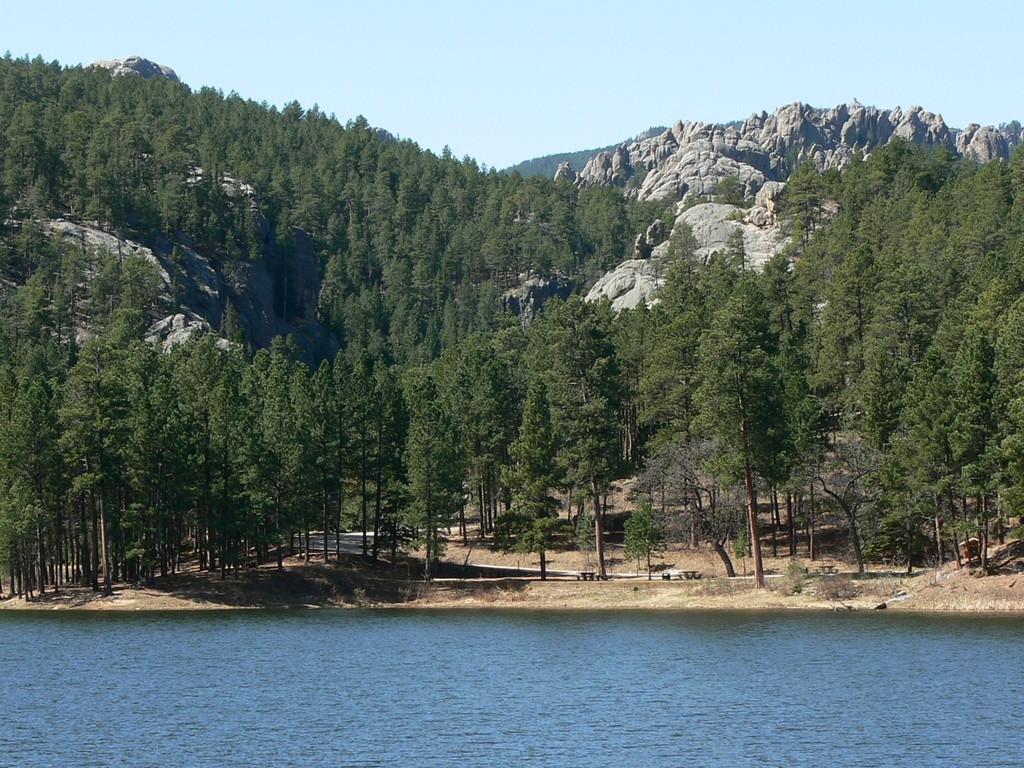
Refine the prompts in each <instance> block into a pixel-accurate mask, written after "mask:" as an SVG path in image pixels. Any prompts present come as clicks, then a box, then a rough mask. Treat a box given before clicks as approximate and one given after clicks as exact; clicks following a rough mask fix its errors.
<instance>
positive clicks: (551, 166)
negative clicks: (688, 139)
mask: <svg viewBox="0 0 1024 768" xmlns="http://www.w3.org/2000/svg"><path fill="white" fill-rule="evenodd" d="M664 130H665V128H664V126H652V127H651V128H648V129H647V130H646V131H644V132H643V133H642V134H640V135H639V136H638V137H636V138H637V139H640V138H644V137H647V136H655V135H657V134H659V133H662V132H663V131H664ZM634 140H636V139H634ZM617 146H618V145H617V144H610V145H609V146H607V147H598V148H596V149H581V150H577V151H575V152H560V153H559V154H556V155H546V156H544V157H535V158H533V159H532V160H524V161H523V162H521V163H517V164H516V165H513V166H512V167H510V168H506V169H505V172H506V173H516V172H518V173H519V174H521V175H522V176H523V177H527V176H544V177H546V178H549V179H550V178H553V177H554V175H555V171H557V170H558V166H559V165H561V164H562V163H569V165H570V166H572V168H573V169H574V170H576V171H581V170H583V166H585V165H586V164H587V161H588V160H589V159H590V158H592V157H593V156H594V155H596V154H597V153H599V152H607V151H609V150H612V149H615V147H617Z"/></svg>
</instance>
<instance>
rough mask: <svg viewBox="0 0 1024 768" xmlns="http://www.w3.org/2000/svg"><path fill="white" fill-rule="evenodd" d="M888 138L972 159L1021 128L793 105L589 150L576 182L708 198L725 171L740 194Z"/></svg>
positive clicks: (833, 164) (837, 163)
mask: <svg viewBox="0 0 1024 768" xmlns="http://www.w3.org/2000/svg"><path fill="white" fill-rule="evenodd" d="M894 137H901V138H904V139H906V140H907V141H911V142H914V143H922V144H932V145H942V146H946V147H949V149H950V150H952V151H955V152H957V153H959V154H960V155H963V156H966V157H971V158H973V159H975V160H977V161H979V162H988V161H989V160H992V159H994V158H997V157H999V158H1008V157H1009V155H1010V152H1011V151H1012V150H1013V148H1014V147H1015V146H1017V145H1018V144H1019V143H1020V142H1021V138H1022V137H1021V133H1020V132H1017V133H1016V134H1008V133H1004V132H1002V131H999V130H997V129H995V128H992V127H980V126H978V125H974V124H971V125H969V126H967V128H965V129H964V130H962V131H959V130H954V129H951V128H949V127H948V126H947V125H946V124H945V122H944V121H943V119H942V116H941V115H936V114H933V113H931V112H927V111H925V110H923V109H922V108H921V107H917V106H912V107H910V108H909V109H907V110H906V111H904V110H902V109H901V108H899V107H897V108H895V109H892V110H888V109H877V108H875V107H865V106H863V105H861V104H859V103H857V102H856V101H853V102H851V103H850V104H841V105H839V106H837V107H834V108H833V109H828V110H823V109H817V108H814V107H810V106H807V105H806V104H800V103H794V104H789V105H787V106H784V107H781V108H779V109H777V110H775V112H773V113H772V114H771V115H769V114H767V113H765V112H762V113H761V114H760V115H752V116H751V117H749V118H748V119H747V120H746V121H745V122H744V123H743V124H742V125H740V126H738V127H737V126H732V125H730V126H723V125H714V124H710V123H702V122H696V123H691V122H677V123H676V124H675V125H673V126H672V127H671V128H670V129H668V130H666V131H664V132H663V133H661V134H660V135H658V136H654V137H650V138H644V139H637V140H635V141H632V142H630V143H627V144H622V145H620V146H618V147H616V148H614V149H612V150H609V151H605V152H601V153H599V154H597V155H595V156H594V157H593V158H591V159H590V161H589V162H588V163H587V165H586V167H585V168H584V169H583V170H582V171H581V172H580V173H579V175H578V178H577V180H576V182H575V183H576V184H578V185H580V186H588V185H614V186H620V187H625V188H626V193H627V194H630V195H635V196H637V197H638V198H640V199H641V200H652V199H672V198H687V197H690V196H693V195H696V196H709V197H710V196H711V195H713V194H714V193H715V189H716V187H717V186H718V184H719V182H721V181H722V179H724V178H725V177H727V176H735V177H737V178H738V179H739V181H740V184H741V185H742V187H743V189H744V192H745V194H746V196H747V197H748V198H753V197H754V195H755V194H756V193H757V191H758V190H759V189H761V187H762V186H764V185H765V183H766V182H769V181H785V180H786V179H787V178H788V176H789V174H790V173H791V172H792V171H793V170H794V169H795V168H796V166H797V165H798V164H799V163H801V162H803V161H804V160H807V159H810V160H811V161H812V162H814V164H815V166H817V167H818V168H819V169H821V170H824V169H827V168H840V167H842V166H843V165H844V164H845V163H846V162H847V161H849V159H850V158H851V157H853V154H854V153H855V152H857V151H863V152H865V153H867V152H870V151H871V150H872V149H873V148H874V147H876V146H879V145H882V144H886V143H888V142H889V141H891V140H892V139H893V138H894Z"/></svg>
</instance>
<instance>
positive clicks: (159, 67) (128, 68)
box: [89, 56, 178, 81]
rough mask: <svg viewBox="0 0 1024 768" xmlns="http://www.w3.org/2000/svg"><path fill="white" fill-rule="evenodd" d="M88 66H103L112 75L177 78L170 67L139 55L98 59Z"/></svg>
mask: <svg viewBox="0 0 1024 768" xmlns="http://www.w3.org/2000/svg"><path fill="white" fill-rule="evenodd" d="M89 66H90V67H103V68H104V69H109V70H110V73H111V74H113V75H142V77H164V78H167V79H168V80H174V81H177V80H178V75H177V73H175V71H174V70H173V69H171V68H170V67H167V66H164V65H163V64H157V63H156V62H155V61H150V60H149V59H144V58H142V57H141V56H128V57H126V58H123V59H100V60H99V61H94V62H93V63H92V64H90V65H89Z"/></svg>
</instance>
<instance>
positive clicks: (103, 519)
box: [100, 487, 114, 597]
mask: <svg viewBox="0 0 1024 768" xmlns="http://www.w3.org/2000/svg"><path fill="white" fill-rule="evenodd" d="M103 496H104V494H103V488H102V487H101V488H100V546H101V548H102V551H103V594H104V596H106V597H109V596H110V595H112V594H114V587H113V586H111V584H110V561H109V560H107V510H106V504H105V503H104V501H103Z"/></svg>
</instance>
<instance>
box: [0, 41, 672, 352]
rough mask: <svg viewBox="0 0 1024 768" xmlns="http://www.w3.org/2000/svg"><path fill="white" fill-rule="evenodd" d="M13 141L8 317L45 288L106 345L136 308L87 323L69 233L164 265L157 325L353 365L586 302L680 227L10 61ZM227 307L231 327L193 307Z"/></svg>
mask: <svg viewBox="0 0 1024 768" xmlns="http://www.w3.org/2000/svg"><path fill="white" fill-rule="evenodd" d="M0 129H2V135H0V221H2V222H3V225H2V227H0V279H3V280H4V281H5V284H6V285H7V286H8V287H9V289H8V297H7V298H8V306H9V307H10V306H12V302H13V303H16V302H17V301H18V299H17V294H18V293H19V292H20V290H21V288H22V287H23V286H26V285H27V284H28V283H30V282H32V281H35V283H38V284H39V285H40V290H42V291H44V292H45V293H46V294H47V295H48V296H50V297H55V298H54V299H53V300H55V301H57V302H58V304H57V305H56V306H55V307H52V308H51V310H52V312H51V314H52V315H53V316H59V317H62V318H70V321H71V322H72V323H77V324H79V325H83V324H84V326H86V327H87V328H91V329H93V330H96V329H99V328H101V327H102V326H103V324H104V318H105V317H106V315H108V314H109V310H110V309H112V308H115V307H116V306H118V305H119V304H120V303H121V297H122V296H123V295H124V293H125V291H126V290H129V289H128V286H127V284H126V283H125V280H127V279H128V278H127V277H125V275H124V274H123V273H122V274H119V275H117V276H115V277H113V278H111V279H112V280H114V282H115V283H117V284H116V285H111V284H110V282H109V281H104V282H102V284H101V283H97V281H94V280H86V281H84V282H83V291H84V292H85V293H86V294H88V295H89V297H90V298H89V300H90V309H89V311H88V312H82V311H79V309H80V306H76V307H75V308H72V307H70V306H66V304H67V302H68V301H70V300H71V299H70V298H68V297H67V296H66V295H65V294H66V291H62V290H61V289H60V285H61V280H62V278H61V274H62V272H63V271H66V270H67V269H70V268H71V267H70V266H68V264H67V260H68V259H69V258H70V257H69V256H68V253H67V250H68V243H67V239H66V238H65V239H64V240H61V239H60V238H52V237H48V231H49V230H50V229H52V227H50V224H49V222H51V220H53V219H55V218H60V219H63V220H68V221H71V222H75V223H80V224H89V225H90V226H93V225H95V226H96V227H98V228H100V229H102V230H104V231H105V232H109V233H113V234H115V235H116V236H117V237H119V238H122V239H124V240H131V241H132V242H135V243H139V244H141V246H145V247H146V248H150V249H151V250H153V252H154V253H155V254H157V256H158V258H159V260H160V266H161V268H162V269H163V270H164V271H165V272H166V273H168V274H169V275H170V277H169V278H168V279H167V280H165V282H173V283H175V286H176V288H175V291H171V292H169V291H168V290H166V286H165V290H164V291H163V293H164V295H163V296H162V297H161V296H158V295H155V294H159V293H160V290H158V288H159V287H157V288H154V287H153V286H152V285H151V284H147V287H146V288H145V290H143V289H138V290H135V289H133V290H132V291H131V293H132V295H134V296H137V297H138V298H137V299H136V303H140V306H139V307H138V308H139V309H140V310H141V311H142V312H143V314H144V315H145V316H146V317H145V319H146V320H148V321H155V320H157V319H159V318H160V316H161V315H169V314H172V313H173V312H174V311H177V310H178V309H179V306H178V305H179V304H184V307H183V309H184V310H187V311H186V312H185V314H186V315H188V313H189V312H192V313H194V314H198V315H201V316H202V318H203V319H204V321H206V322H207V323H209V325H210V326H211V327H213V328H214V329H215V330H217V331H220V332H221V333H226V332H228V331H230V332H235V331H231V328H230V326H234V327H235V330H236V331H237V332H238V333H240V334H241V335H242V336H243V337H244V338H245V340H246V341H247V342H248V343H249V345H250V346H252V347H255V346H261V345H265V344H266V343H267V342H268V341H269V336H267V334H266V333H264V334H263V336H262V337H260V336H259V334H254V333H253V332H252V330H253V327H254V325H256V324H259V323H261V322H262V320H261V318H264V317H267V316H274V317H276V318H278V319H279V321H280V322H277V323H276V324H273V323H271V324H267V323H264V325H267V327H269V328H271V329H272V328H273V327H280V328H291V329H299V330H302V331H303V332H305V333H306V334H307V336H310V338H308V339H305V343H306V345H307V347H309V348H310V349H312V350H313V352H312V353H311V354H313V356H314V357H315V356H316V354H317V353H316V350H321V351H320V352H319V354H320V356H323V355H324V354H325V353H326V352H325V351H326V350H330V349H334V348H337V347H338V346H341V347H343V348H349V347H351V348H353V349H357V348H365V347H370V348H373V349H375V350H381V351H386V352H387V354H388V355H389V356H391V357H392V358H393V359H395V360H400V361H412V360H419V361H426V360H430V359H432V358H434V357H436V356H437V354H439V353H440V351H441V350H442V349H443V348H444V347H446V346H449V345H451V344H453V343H455V341H457V340H458V339H459V338H461V337H462V336H464V335H467V334H471V333H474V332H478V331H482V330H488V329H493V328H494V327H496V325H497V322H498V319H497V316H498V314H499V312H500V301H499V299H500V294H501V293H502V291H504V290H506V289H507V288H509V287H510V286H511V285H514V284H515V283H517V282H518V281H519V279H520V275H523V274H525V273H530V272H534V273H541V274H547V273H550V272H557V273H559V274H564V275H567V276H569V277H574V278H580V282H581V283H582V282H584V281H585V280H586V279H587V278H592V277H594V276H596V275H597V274H599V273H600V272H601V271H602V270H604V269H607V268H608V267H610V266H612V265H614V264H616V263H617V262H618V261H620V260H621V259H622V258H624V257H625V256H626V255H628V253H629V248H630V243H631V240H632V238H633V237H634V236H635V234H636V232H639V231H641V230H642V229H644V228H645V227H646V226H647V225H648V224H649V223H650V220H651V219H652V218H654V216H656V215H657V214H658V213H659V212H660V211H661V210H662V209H663V208H664V207H665V206H664V204H662V205H660V206H655V207H651V206H647V207H644V206H639V207H638V206H636V205H634V204H632V203H629V202H627V201H624V200H622V199H621V196H619V195H618V194H617V193H616V192H614V191H611V190H588V191H579V190H577V189H574V188H573V187H572V186H570V185H568V184H555V183H554V182H553V181H552V180H551V179H545V178H539V177H531V178H529V179H524V178H522V177H519V176H511V175H507V174H498V173H497V172H494V171H491V172H484V171H482V170H481V169H480V168H479V167H478V166H477V164H476V163H475V162H473V161H472V160H458V159H456V158H454V157H452V156H450V155H448V154H444V155H442V156H440V157H438V156H436V155H434V154H432V153H430V152H426V151H423V150H421V149H420V148H419V147H418V146H417V145H416V144H414V143H413V142H411V141H395V140H393V139H391V137H389V136H388V135H386V134H384V133H382V132H378V131H377V130H374V129H373V128H371V127H370V126H369V125H367V124H366V122H365V121H364V120H362V119H359V120H355V121H352V122H349V123H348V124H346V125H342V124H340V123H339V122H338V121H337V120H335V119H334V118H332V117H329V116H327V115H324V114H323V113H322V112H320V111H318V110H317V109H316V108H315V107H313V108H312V109H304V108H303V107H302V106H300V105H299V104H298V103H295V102H293V103H291V104H288V105H286V106H285V107H284V108H282V109H280V110H278V109H277V108H274V107H267V106H266V105H261V104H257V103H255V102H252V101H246V100H243V99H242V98H240V97H238V96H237V95H235V94H229V95H226V96H225V95H224V94H223V93H221V92H219V91H216V90H213V89H210V88H204V89H202V90H200V91H198V92H193V91H191V90H190V89H189V88H188V87H187V86H186V85H184V84H183V83H180V82H173V81H170V80H167V79H164V78H149V79H143V78H142V77H138V76H136V75H131V74H129V75H116V76H112V75H111V74H110V72H108V71H107V70H106V69H102V68H95V67H93V68H82V67H72V68H63V67H61V66H60V65H59V64H57V63H56V62H54V63H47V62H44V61H42V60H41V59H38V58H37V59H35V60H32V61H29V60H28V59H14V58H11V57H10V56H7V57H5V58H4V59H2V60H0ZM62 226H63V225H62ZM83 237H84V235H83ZM175 249H176V250H175ZM79 250H81V248H79ZM175 253H177V254H178V255H174V254H175ZM200 267H201V268H202V270H205V271H207V272H211V273H212V276H211V277H210V278H209V279H206V278H202V276H201V275H198V272H199V271H200V270H199V268H200ZM84 269H85V272H86V273H87V274H91V273H93V272H95V271H96V269H94V268H93V267H92V266H86V267H85V268H84ZM100 271H102V270H100ZM197 275H198V276H197ZM200 278H202V279H200ZM118 281H120V282H118ZM211 281H212V282H211ZM186 284H187V285H188V286H198V287H196V288H195V290H191V289H190V290H188V291H186V290H185V289H184V288H183V287H182V286H185V285H186ZM203 286H206V287H205V288H204V287H203ZM211 286H212V287H211ZM257 288H259V290H257ZM98 291H103V292H105V293H104V297H106V298H103V297H99V296H96V297H94V296H92V294H94V293H96V292H98ZM210 291H213V293H215V294H217V295H216V297H214V298H215V300H214V301H212V303H213V304H214V305H216V306H215V308H214V310H209V309H208V308H204V307H200V306H198V305H197V303H196V301H192V299H191V298H190V296H193V297H194V295H198V296H199V298H200V299H203V301H205V299H204V298H203V297H204V296H208V295H209V294H210ZM169 293H174V295H169ZM108 294H109V295H108ZM141 304H145V306H142V305H141ZM218 313H219V316H218ZM236 316H237V322H234V321H233V320H232V318H236ZM65 322H67V320H65ZM225 328H228V331H225ZM303 329H304V330H303ZM64 330H65V331H66V328H65V329H64ZM325 335H326V336H328V337H329V339H328V340H326V341H325V339H324V338H323V337H324V336H325ZM328 342H329V343H328Z"/></svg>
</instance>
